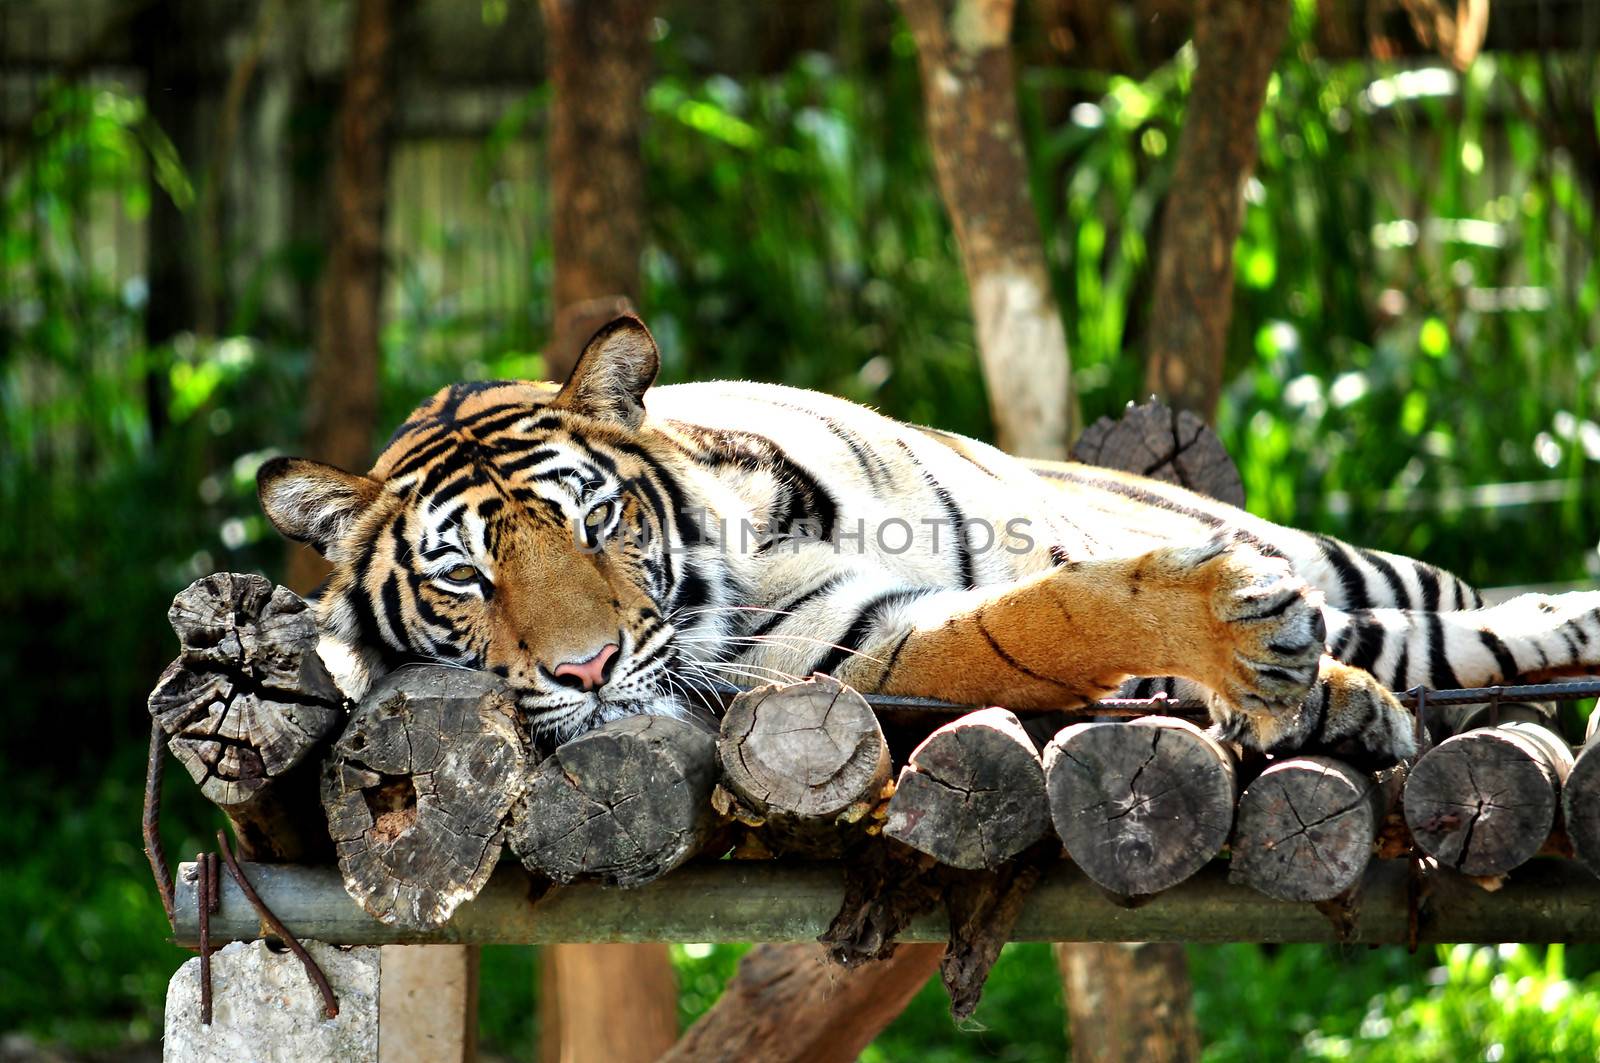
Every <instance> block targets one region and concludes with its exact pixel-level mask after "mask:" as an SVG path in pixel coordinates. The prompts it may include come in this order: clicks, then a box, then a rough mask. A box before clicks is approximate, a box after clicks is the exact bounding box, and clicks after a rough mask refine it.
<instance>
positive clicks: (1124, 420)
mask: <svg viewBox="0 0 1600 1063" xmlns="http://www.w3.org/2000/svg"><path fill="white" fill-rule="evenodd" d="M1072 460H1073V461H1081V462H1083V463H1084V464H1085V465H1099V466H1102V467H1103V468H1107V469H1121V470H1122V471H1124V472H1136V473H1138V474H1140V475H1141V476H1148V477H1151V478H1152V479H1156V480H1165V481H1166V482H1167V483H1171V484H1177V485H1179V486H1180V487H1187V488H1189V489H1190V490H1191V491H1198V492H1200V493H1201V494H1205V495H1210V496H1211V497H1212V498H1216V499H1220V500H1222V501H1223V502H1227V503H1228V504H1229V505H1234V506H1240V507H1242V506H1243V505H1244V483H1243V482H1242V481H1241V480H1240V479H1239V469H1238V466H1236V465H1234V463H1233V459H1232V458H1230V457H1229V456H1228V451H1227V449H1226V448H1225V447H1223V445H1222V440H1221V439H1220V438H1218V436H1217V433H1216V432H1214V431H1212V430H1211V428H1210V426H1208V425H1207V424H1206V423H1205V421H1203V420H1201V419H1200V418H1199V417H1198V416H1197V415H1195V414H1193V413H1191V412H1189V411H1188V410H1181V411H1180V410H1174V409H1171V408H1170V407H1168V406H1166V405H1165V404H1164V403H1162V402H1161V401H1160V400H1159V399H1151V400H1150V401H1148V402H1142V403H1139V404H1138V405H1134V404H1132V403H1129V405H1128V408H1127V411H1126V412H1124V413H1123V415H1122V416H1121V417H1120V418H1118V419H1117V420H1115V421H1113V420H1112V419H1111V418H1109V417H1102V418H1100V419H1099V420H1098V421H1096V422H1095V423H1094V424H1092V425H1090V426H1089V427H1088V428H1086V429H1084V430H1083V435H1081V436H1079V437H1078V441H1077V442H1076V443H1074V444H1073V445H1072Z"/></svg>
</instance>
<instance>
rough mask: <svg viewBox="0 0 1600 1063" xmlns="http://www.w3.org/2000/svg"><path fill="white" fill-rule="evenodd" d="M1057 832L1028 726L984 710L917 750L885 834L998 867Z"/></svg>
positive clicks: (967, 863)
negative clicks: (1052, 823) (1052, 830)
mask: <svg viewBox="0 0 1600 1063" xmlns="http://www.w3.org/2000/svg"><path fill="white" fill-rule="evenodd" d="M1049 829H1050V812H1049V806H1048V804H1047V802H1046V800H1045V792H1044V769H1043V768H1042V767H1041V766H1040V764H1039V755H1038V752H1037V751H1036V750H1035V749H1034V747H1033V742H1032V740H1030V739H1029V738H1028V736H1027V733H1026V732H1024V731H1023V729H1022V724H1021V723H1019V722H1018V721H1017V718H1016V717H1015V716H1013V715H1012V714H1011V713H1009V712H1007V711H1006V710H1005V709H981V710H979V711H977V712H973V713H968V714H967V715H966V716H963V717H961V718H960V719H959V720H954V721H952V722H950V723H947V724H945V725H944V726H943V727H941V728H939V729H938V730H937V731H935V732H933V733H932V734H931V735H929V736H928V737H927V738H926V739H925V740H924V741H923V742H922V744H921V745H919V746H918V747H917V748H916V749H915V750H913V751H912V754H911V758H910V760H909V761H908V762H907V764H906V766H905V768H904V769H903V770H902V771H901V772H900V778H899V781H898V782H897V783H896V785H895V792H894V797H893V798H891V799H890V801H889V809H888V818H887V819H886V820H885V821H884V825H883V833H884V834H886V835H888V836H889V837H891V838H894V839H896V840H898V841H901V842H904V843H905V844H906V845H909V846H911V847H912V848H914V849H917V850H918V851H920V852H924V853H927V854H928V855H929V856H932V857H934V858H935V859H936V860H938V861H940V862H941V863H945V864H949V865H950V866H952V867H961V868H993V867H998V866H999V865H1000V864H1001V863H1002V862H1004V861H1005V860H1007V859H1009V858H1010V857H1013V856H1015V855H1016V854H1017V853H1020V852H1021V851H1022V850H1024V849H1026V848H1027V847H1028V846H1030V845H1032V844H1033V843H1034V842H1036V841H1038V840H1039V839H1040V838H1041V837H1043V835H1044V833H1045V832H1046V831H1047V830H1049Z"/></svg>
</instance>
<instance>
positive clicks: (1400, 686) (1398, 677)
mask: <svg viewBox="0 0 1600 1063" xmlns="http://www.w3.org/2000/svg"><path fill="white" fill-rule="evenodd" d="M1410 672H1411V640H1410V639H1409V638H1407V637H1404V636H1402V637H1401V639H1400V659H1399V660H1398V661H1396V662H1395V665H1394V679H1393V680H1392V681H1391V682H1390V683H1389V687H1390V689H1391V690H1404V689H1406V681H1407V680H1408V679H1409V678H1410Z"/></svg>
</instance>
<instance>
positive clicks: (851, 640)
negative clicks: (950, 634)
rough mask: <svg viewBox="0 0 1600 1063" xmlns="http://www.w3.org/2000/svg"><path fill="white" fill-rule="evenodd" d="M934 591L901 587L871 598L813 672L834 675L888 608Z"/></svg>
mask: <svg viewBox="0 0 1600 1063" xmlns="http://www.w3.org/2000/svg"><path fill="white" fill-rule="evenodd" d="M931 593H933V591H932V590H931V589H930V588H926V587H916V588H901V589H900V590H895V591H884V592H883V593H882V594H878V595H875V596H873V597H872V598H870V599H868V600H867V601H866V602H865V603H863V604H862V605H861V607H860V608H859V609H857V611H856V615H855V619H853V620H851V621H850V626H849V627H847V628H846V629H845V632H844V634H843V635H840V636H839V640H838V643H837V644H836V645H834V646H830V647H829V648H828V650H827V652H826V653H824V654H823V655H822V657H821V658H820V659H819V660H818V661H817V662H816V663H815V664H814V665H812V666H811V668H810V669H809V671H810V672H822V673H824V674H826V675H832V674H833V670H834V669H835V668H838V667H839V666H840V665H841V664H843V663H844V662H845V659H846V658H847V657H849V656H850V655H851V654H852V653H854V652H855V651H857V650H859V649H860V648H861V645H862V643H863V642H865V641H866V638H867V635H868V634H869V633H870V632H871V630H872V627H873V625H874V624H877V623H878V622H879V621H880V620H882V614H883V611H884V610H885V609H889V608H891V607H893V606H895V605H899V604H901V603H903V602H907V601H914V600H915V599H917V598H921V597H923V596H924V595H927V594H931Z"/></svg>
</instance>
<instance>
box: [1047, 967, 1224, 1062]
mask: <svg viewBox="0 0 1600 1063" xmlns="http://www.w3.org/2000/svg"><path fill="white" fill-rule="evenodd" d="M1055 953H1056V963H1057V965H1058V966H1059V967H1060V970H1061V983H1062V985H1063V986H1064V987H1065V989H1066V1003H1067V1029H1068V1033H1069V1035H1070V1039H1071V1043H1072V1059H1073V1061H1074V1063H1122V1061H1124V1060H1127V1061H1134V1060H1137V1061H1139V1063H1187V1061H1189V1060H1196V1059H1199V1058H1200V1035H1199V1030H1198V1029H1197V1027H1196V1024H1195V1018H1194V1009H1193V1008H1191V1007H1187V1006H1186V1002H1187V1001H1188V1000H1189V997H1190V994H1191V986H1190V981H1189V962H1188V957H1187V956H1186V955H1185V953H1184V951H1183V949H1181V948H1175V947H1172V946H1170V945H1167V944H1164V943H1159V942H1137V943H1135V942H1105V943H1101V944H1083V943H1079V944H1074V945H1071V946H1070V947H1069V946H1065V945H1057V946H1056V950H1055ZM1109 1016H1115V1017H1116V1019H1117V1020H1119V1021H1110V1020H1109V1018H1108V1017H1109Z"/></svg>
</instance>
